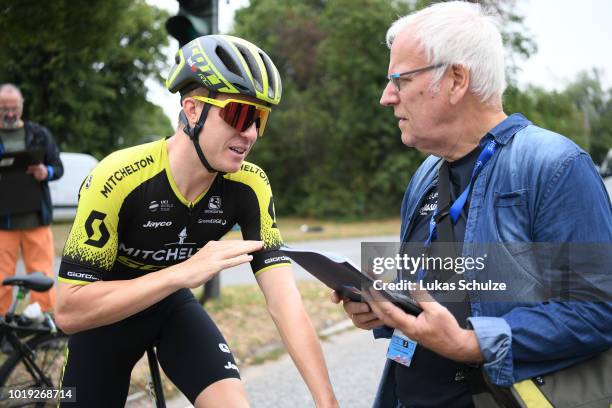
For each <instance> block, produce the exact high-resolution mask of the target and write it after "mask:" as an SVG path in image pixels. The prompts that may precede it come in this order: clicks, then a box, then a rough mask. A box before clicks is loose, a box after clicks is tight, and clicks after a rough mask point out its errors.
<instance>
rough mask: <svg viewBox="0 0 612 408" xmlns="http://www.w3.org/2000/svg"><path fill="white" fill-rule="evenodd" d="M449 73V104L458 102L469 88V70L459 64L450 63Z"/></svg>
mask: <svg viewBox="0 0 612 408" xmlns="http://www.w3.org/2000/svg"><path fill="white" fill-rule="evenodd" d="M449 73H450V76H451V79H452V85H451V88H450V89H449V101H450V103H451V104H453V105H456V104H458V103H459V102H460V101H461V100H462V99H463V97H464V96H465V94H466V93H467V92H468V90H469V88H470V70H469V69H468V68H467V67H466V66H464V65H461V64H452V65H451V67H450V69H449Z"/></svg>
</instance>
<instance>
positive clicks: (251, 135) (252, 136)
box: [240, 122, 257, 142]
mask: <svg viewBox="0 0 612 408" xmlns="http://www.w3.org/2000/svg"><path fill="white" fill-rule="evenodd" d="M240 136H242V137H246V138H247V139H249V140H252V141H253V142H254V141H255V140H257V126H255V122H253V124H252V125H251V126H249V127H248V128H247V130H245V131H243V132H240Z"/></svg>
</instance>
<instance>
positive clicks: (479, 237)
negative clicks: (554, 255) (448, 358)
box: [374, 114, 612, 406]
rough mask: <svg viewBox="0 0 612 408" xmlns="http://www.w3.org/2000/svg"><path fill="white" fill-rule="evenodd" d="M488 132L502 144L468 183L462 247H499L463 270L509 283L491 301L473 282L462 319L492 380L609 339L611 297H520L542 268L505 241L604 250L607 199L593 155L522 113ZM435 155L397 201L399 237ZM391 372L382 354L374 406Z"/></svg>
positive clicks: (388, 388) (600, 276) (534, 293)
mask: <svg viewBox="0 0 612 408" xmlns="http://www.w3.org/2000/svg"><path fill="white" fill-rule="evenodd" d="M491 139H495V140H496V141H497V142H498V143H499V145H500V146H499V148H498V149H497V151H496V152H495V154H494V156H493V157H492V158H491V160H490V161H489V163H487V165H486V166H485V167H484V169H483V170H482V173H481V174H480V175H479V176H478V178H477V179H476V180H475V182H474V185H473V189H472V195H471V198H470V207H469V215H468V219H467V222H466V229H465V239H464V241H465V244H464V247H463V253H462V255H463V256H464V257H476V256H479V255H482V254H481V253H478V251H479V246H478V244H492V245H496V246H498V247H503V248H505V250H504V251H500V252H502V253H501V256H498V257H496V260H495V263H494V265H489V266H487V268H486V271H475V270H471V271H466V272H465V279H466V280H472V279H474V280H477V281H486V280H488V279H491V280H492V281H498V282H502V281H503V282H508V290H507V291H506V293H505V294H504V296H505V298H504V299H503V301H496V299H495V296H496V295H495V293H494V292H476V291H470V292H469V297H470V306H471V317H470V318H469V319H468V320H469V323H470V325H471V326H472V328H473V329H474V332H475V334H476V336H477V338H478V342H479V345H480V349H481V351H482V353H483V355H484V358H485V363H484V364H483V369H484V371H485V373H486V374H487V376H488V377H489V379H490V381H491V382H492V383H494V384H497V385H500V386H510V385H512V384H513V383H515V382H517V381H520V380H523V379H526V378H532V377H536V376H538V375H542V374H545V373H548V372H552V371H555V370H558V369H560V368H563V367H566V366H569V365H571V364H573V363H576V362H579V361H582V360H584V359H586V358H588V357H590V356H592V355H593V354H596V353H599V352H601V351H603V350H606V349H608V348H610V347H612V302H607V301H608V300H610V298H609V296H608V298H607V299H606V302H600V303H595V302H554V301H550V302H548V301H546V302H541V301H540V302H534V301H531V302H528V301H523V299H525V300H528V299H536V298H539V297H541V294H540V293H538V290H541V285H540V282H541V281H542V280H544V279H545V277H544V276H543V274H544V272H543V271H540V270H538V268H537V267H529V266H525V264H526V263H525V262H523V261H525V254H523V253H521V245H520V244H519V245H512V244H511V243H604V244H605V247H607V248H608V250H609V249H610V248H611V247H610V245H609V244H610V243H612V206H611V204H610V199H609V197H608V194H607V193H606V190H605V187H604V185H603V182H602V180H601V177H600V176H599V174H598V173H597V171H596V168H595V166H594V164H593V162H592V160H591V158H590V157H589V155H588V154H587V153H586V152H585V151H583V150H582V149H580V148H579V147H578V146H577V145H576V144H574V143H573V142H572V141H570V140H569V139H567V138H565V137H563V136H561V135H559V134H556V133H553V132H551V131H548V130H545V129H542V128H539V127H537V126H534V125H533V124H532V123H531V122H530V121H529V120H527V119H526V118H525V117H524V116H522V115H520V114H513V115H511V116H509V117H508V118H507V119H505V120H504V121H503V122H501V123H500V124H498V125H497V126H496V127H495V128H493V129H492V130H491V131H489V133H488V134H487V135H486V136H485V137H484V138H483V139H482V141H481V146H484V145H485V144H486V143H487V142H489V141H490V140H491ZM440 164H441V159H440V158H438V157H434V156H430V157H428V158H427V159H426V160H425V162H423V164H421V166H420V167H419V168H418V169H417V171H416V172H415V174H414V176H413V177H412V179H411V180H410V183H409V185H408V188H407V189H406V193H405V195H404V199H403V202H402V208H401V216H402V228H401V238H402V240H403V241H405V240H406V238H407V237H406V236H407V234H408V231H409V228H410V225H411V222H412V219H413V217H414V214H415V212H416V208H417V205H418V204H419V202H420V201H421V200H422V199H423V197H424V195H425V193H426V192H427V191H428V190H429V189H430V188H431V187H432V186H433V185H435V184H437V174H438V167H439V165H440ZM506 246H507V247H506ZM523 251H524V250H523ZM524 252H528V251H524ZM496 255H500V254H496ZM603 256H604V257H607V258H609V257H610V253H607V254H605V253H604V255H603ZM607 263H608V265H609V263H610V262H607ZM532 266H533V265H532ZM536 266H537V265H536ZM547 272H548V273H550V271H547ZM608 272H612V270H608ZM595 275H596V276H595V277H594V278H593V279H595V280H599V281H597V282H592V283H593V284H595V285H598V287H602V285H603V287H604V290H606V291H607V294H608V295H609V294H610V291H611V288H610V285H611V282H610V276H611V275H610V274H609V273H599V271H598V273H596V274H595ZM512 298H514V299H518V300H514V301H511V299H512ZM498 300H499V299H498ZM374 334H375V336H376V337H390V334H391V331H390V330H389V329H387V328H381V329H377V330H375V333H374ZM388 374H389V363H388V362H387V367H386V368H385V372H384V374H383V379H382V382H381V386H380V388H379V395H378V397H377V402H376V403H375V406H387V404H386V403H384V402H383V401H393V400H394V399H393V397H392V398H391V399H386V398H385V394H386V395H387V397H388V396H389V393H390V392H392V393H393V394H394V387H395V386H394V384H393V378H392V377H393V376H392V375H388Z"/></svg>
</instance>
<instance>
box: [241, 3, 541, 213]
mask: <svg viewBox="0 0 612 408" xmlns="http://www.w3.org/2000/svg"><path fill="white" fill-rule="evenodd" d="M429 3H430V2H426V1H417V2H408V1H398V0H396V1H388V0H308V1H302V2H294V1H290V0H252V1H251V4H250V6H249V7H247V8H245V9H242V10H239V11H238V12H237V13H236V22H235V27H236V33H235V34H236V35H238V36H240V37H244V38H247V39H249V40H251V41H253V42H254V43H256V44H257V45H259V46H260V47H261V48H262V49H264V50H265V51H266V52H268V53H269V54H270V56H271V58H272V59H273V61H274V62H275V63H276V64H277V66H278V68H279V70H280V71H281V76H282V78H283V100H282V103H281V105H280V106H279V107H275V108H274V109H273V112H272V114H271V119H270V121H269V124H268V127H267V130H266V133H267V134H266V137H265V138H264V139H263V140H262V141H260V142H259V143H258V144H257V145H256V146H255V149H254V151H253V153H252V155H251V156H250V159H253V161H255V162H256V163H258V164H260V165H261V166H262V167H263V168H264V169H265V170H266V171H267V172H268V173H269V176H270V179H271V182H272V184H273V187H274V191H275V194H276V195H275V201H276V204H277V206H276V208H277V209H278V211H279V213H284V214H293V215H301V216H317V217H335V218H356V217H379V216H389V215H394V214H397V213H398V202H400V200H401V197H402V194H403V192H404V188H405V186H406V183H407V181H408V179H409V177H410V174H412V173H413V172H414V170H415V169H416V167H417V166H418V164H419V163H420V162H421V161H422V157H423V156H422V155H421V154H420V153H418V152H417V151H415V150H412V149H407V148H406V147H405V146H404V145H402V143H401V141H400V132H399V130H398V128H397V121H396V120H395V118H394V117H393V114H392V112H391V110H390V109H388V108H387V109H385V108H382V107H381V106H380V105H379V103H378V101H379V99H380V96H381V93H382V90H383V89H384V87H385V85H386V83H387V80H386V78H385V75H386V73H387V66H388V62H389V51H388V49H387V47H386V46H385V44H384V41H385V38H384V37H385V33H386V30H387V28H388V27H389V25H390V24H391V23H392V22H393V21H394V20H395V19H397V16H398V15H405V14H407V13H408V12H410V11H412V10H414V9H415V8H416V7H418V8H420V7H423V6H425V5H427V4H429ZM489 3H492V4H497V2H493V1H489ZM500 7H501V6H500ZM500 9H502V11H503V12H504V13H505V14H503V15H502V18H505V19H506V20H509V19H513V21H516V24H519V25H520V18H519V17H518V16H515V15H514V14H512V13H511V8H508V7H503V8H500ZM519 31H520V30H519ZM512 33H513V31H509V34H508V35H507V36H508V38H512V39H513V40H512V42H511V43H510V45H509V47H511V48H512V49H514V47H519V48H518V49H517V51H515V52H523V53H526V54H528V53H529V52H530V49H531V48H530V46H529V45H528V42H527V40H525V39H523V40H524V41H523V40H521V38H522V37H520V36H517V35H516V33H515V34H512Z"/></svg>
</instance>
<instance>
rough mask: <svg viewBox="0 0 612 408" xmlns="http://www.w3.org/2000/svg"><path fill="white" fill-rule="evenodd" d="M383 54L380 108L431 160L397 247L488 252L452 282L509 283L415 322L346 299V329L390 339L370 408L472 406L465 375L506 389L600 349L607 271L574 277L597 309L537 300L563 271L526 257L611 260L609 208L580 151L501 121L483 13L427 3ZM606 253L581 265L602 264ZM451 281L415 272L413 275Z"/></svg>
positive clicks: (392, 36)
mask: <svg viewBox="0 0 612 408" xmlns="http://www.w3.org/2000/svg"><path fill="white" fill-rule="evenodd" d="M387 44H388V46H389V48H390V50H391V53H390V61H389V72H388V79H389V82H388V84H387V86H386V87H385V89H384V91H383V94H382V97H381V100H380V103H381V104H382V105H384V106H389V107H392V108H393V112H394V114H395V116H396V117H397V119H398V126H399V128H400V130H401V139H402V142H403V143H404V144H405V145H407V146H410V147H414V148H416V149H417V150H419V151H421V152H424V153H427V154H430V156H429V157H428V158H427V159H426V160H425V161H424V162H423V163H422V164H421V166H420V167H419V168H418V170H417V171H416V172H415V174H414V175H413V177H412V179H411V181H410V184H409V185H408V188H407V190H406V194H405V196H404V200H403V203H402V210H401V214H402V229H401V239H402V242H409V243H425V244H424V248H425V250H427V251H430V249H431V250H433V249H432V248H433V246H432V245H431V243H432V242H434V243H435V242H436V241H438V242H441V241H446V242H455V243H457V244H456V247H458V248H459V250H458V251H457V252H456V253H455V255H456V256H461V257H464V258H469V257H472V258H473V257H477V256H479V255H483V253H481V252H479V248H478V247H479V245H480V246H482V245H483V244H487V245H488V246H489V250H490V252H491V254H492V253H495V257H494V259H488V260H487V262H485V269H484V270H480V271H478V270H466V271H465V274H464V275H463V276H462V279H465V280H466V281H476V282H483V281H487V280H492V281H496V282H506V283H507V290H506V291H505V292H504V293H500V292H486V291H476V290H464V291H463V292H461V291H456V293H455V295H459V296H458V297H457V296H455V298H453V299H452V300H449V298H448V297H444V296H437V295H440V293H436V294H434V295H433V297H434V299H435V300H436V301H421V302H420V306H421V307H422V309H423V312H422V313H421V314H420V315H419V316H418V317H414V316H411V315H408V314H406V313H404V312H403V311H401V310H400V309H399V308H397V307H395V306H394V305H393V304H391V303H389V302H385V301H369V302H368V303H359V302H352V301H349V300H348V299H343V303H344V308H345V310H346V312H347V314H348V315H349V316H351V318H352V320H353V322H354V324H355V325H356V326H357V327H359V328H362V329H367V330H370V329H377V330H376V331H375V334H377V336H379V337H380V336H384V337H391V336H392V335H393V340H392V344H393V345H392V346H390V350H389V353H388V357H389V360H387V365H386V369H385V372H384V375H383V381H382V383H381V387H380V390H379V395H378V396H377V400H376V403H375V406H380V407H394V408H395V407H470V406H473V404H474V400H473V396H474V395H477V394H479V393H480V392H481V391H482V389H483V387H484V385H485V383H484V381H483V378H482V377H479V374H480V372H481V371H479V370H471V367H482V372H484V374H485V376H486V378H487V379H488V381H489V382H490V383H493V384H495V385H498V386H502V387H509V386H510V385H512V384H513V383H515V382H517V381H520V380H523V379H527V378H533V377H536V376H539V375H543V374H546V373H549V372H553V371H556V370H559V369H561V368H564V367H567V366H570V365H572V364H575V363H577V362H580V361H583V360H585V359H587V358H589V357H591V356H593V355H595V354H597V353H600V352H602V351H604V350H606V349H609V348H610V346H611V345H612V307H611V305H610V302H608V300H609V299H610V297H609V294H610V287H609V279H608V280H607V283H608V287H603V288H602V285H601V284H598V283H601V282H604V281H605V276H602V275H607V273H606V269H596V272H593V271H592V270H591V275H588V276H581V277H582V278H583V280H582V281H585V282H587V286H589V285H591V286H592V287H598V288H599V289H602V290H603V292H604V295H603V296H606V295H607V298H605V300H606V302H600V303H596V302H571V303H570V302H565V301H563V299H561V300H559V299H557V298H554V296H553V297H550V298H547V297H546V291H545V290H544V289H543V288H544V287H546V285H547V282H550V281H551V280H552V281H554V282H562V281H563V277H562V275H561V274H562V271H563V268H562V267H559V268H557V269H555V268H554V267H553V268H540V267H538V264H537V262H535V264H533V263H529V261H530V260H533V257H532V258H529V256H528V255H526V254H531V255H533V253H534V247H533V245H532V244H534V243H562V244H572V245H573V244H576V245H578V244H580V243H598V244H603V245H600V247H598V248H600V249H599V250H601V248H608V250H609V249H610V243H611V242H612V208H611V206H610V201H609V199H608V197H607V194H606V192H605V189H604V186H603V183H602V181H601V178H600V177H599V176H598V174H597V172H596V169H595V166H594V164H593V162H592V160H591V158H590V157H589V155H588V154H587V153H586V152H584V151H583V150H582V149H580V148H579V147H578V146H577V145H575V144H574V143H573V142H571V141H570V140H569V139H567V138H565V137H564V136H561V135H558V134H556V133H553V132H550V131H548V130H545V129H542V128H539V127H536V126H534V125H533V124H532V123H531V122H530V121H529V120H528V119H526V118H525V117H524V116H522V115H520V114H513V115H510V116H507V115H506V114H505V113H504V111H503V108H502V95H503V92H504V90H505V87H506V80H505V74H504V70H505V65H504V48H503V44H502V38H501V35H500V32H499V30H498V27H497V24H496V21H495V19H494V16H492V15H491V14H489V13H488V12H487V11H486V10H484V9H483V8H482V7H481V6H480V5H478V4H472V3H465V2H446V3H438V4H435V5H433V6H430V7H428V8H425V9H423V10H421V11H419V12H416V13H413V14H411V15H408V16H405V17H402V18H400V19H398V20H397V21H395V22H394V23H393V25H392V26H391V28H390V29H389V30H388V32H387ZM570 220H571V221H570ZM521 251H522V252H521ZM603 251H604V252H603V255H602V256H601V257H597V256H595V257H592V258H593V259H597V258H600V259H601V258H603V259H606V258H609V253H608V255H606V254H605V250H603ZM429 254H430V255H431V252H429ZM591 255H592V254H591ZM485 256H486V255H485ZM581 256H582V257H584V253H582V254H578V257H581ZM451 272H452V271H451ZM607 272H609V269H608V270H607ZM448 275H449V274H448V273H447V274H446V275H444V271H436V270H431V271H429V270H422V271H419V273H418V278H419V280H421V281H424V282H427V281H432V280H442V281H446V280H448V279H449V276H448ZM450 275H454V273H451V274H450ZM450 278H452V276H451V277H450ZM582 281H581V282H582ZM546 289H551V288H550V287H547V288H546ZM552 289H556V288H554V287H553V288H552ZM599 300H601V297H600V298H599ZM333 301H335V302H338V301H340V298H339V296H338V295H337V294H334V296H333ZM381 326H382V327H383V328H382V329H381ZM393 329H394V330H393ZM394 340H395V341H394ZM474 371H476V372H477V373H478V375H476V376H474V375H472V373H473V372H474ZM474 377H475V379H474Z"/></svg>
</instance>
